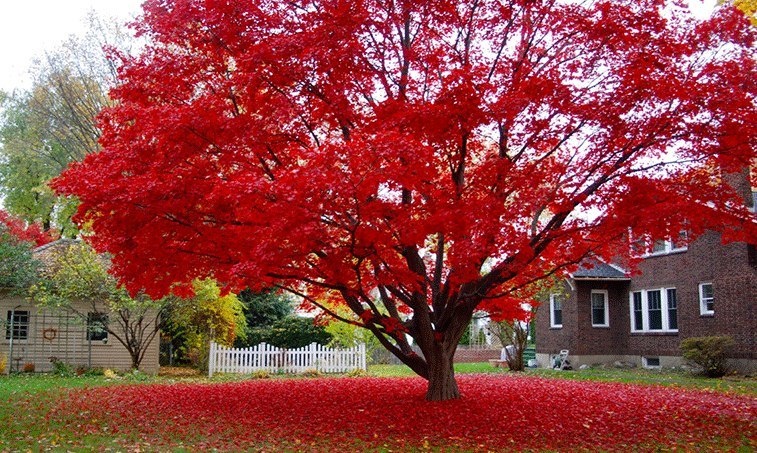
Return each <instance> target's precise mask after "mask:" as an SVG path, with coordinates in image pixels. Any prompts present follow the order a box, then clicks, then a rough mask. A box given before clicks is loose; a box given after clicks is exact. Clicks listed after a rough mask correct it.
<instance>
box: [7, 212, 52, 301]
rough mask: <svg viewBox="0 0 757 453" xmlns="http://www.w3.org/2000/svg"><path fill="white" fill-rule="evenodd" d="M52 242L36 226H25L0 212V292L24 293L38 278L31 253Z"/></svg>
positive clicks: (14, 218) (18, 220) (37, 268)
mask: <svg viewBox="0 0 757 453" xmlns="http://www.w3.org/2000/svg"><path fill="white" fill-rule="evenodd" d="M51 240H52V238H51V237H50V236H48V235H47V234H45V233H44V232H42V230H41V229H40V227H39V225H34V224H32V225H27V224H26V223H25V222H24V221H22V220H21V219H19V218H16V217H14V216H11V215H9V214H8V213H7V212H5V211H0V292H4V291H10V292H11V293H13V294H21V295H25V294H26V292H27V291H28V289H29V287H30V286H31V285H33V284H34V282H35V280H36V278H37V272H38V271H39V265H40V263H39V261H37V260H36V259H35V258H34V257H33V256H32V250H33V249H34V247H37V246H40V245H44V244H46V243H48V242H50V241H51Z"/></svg>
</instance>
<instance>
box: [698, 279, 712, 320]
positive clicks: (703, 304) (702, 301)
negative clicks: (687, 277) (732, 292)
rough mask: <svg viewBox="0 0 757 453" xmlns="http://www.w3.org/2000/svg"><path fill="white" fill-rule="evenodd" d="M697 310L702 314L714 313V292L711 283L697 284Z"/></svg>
mask: <svg viewBox="0 0 757 453" xmlns="http://www.w3.org/2000/svg"><path fill="white" fill-rule="evenodd" d="M699 312H700V313H701V314H703V315H714V314H715V292H714V291H713V289H712V283H700V284H699Z"/></svg>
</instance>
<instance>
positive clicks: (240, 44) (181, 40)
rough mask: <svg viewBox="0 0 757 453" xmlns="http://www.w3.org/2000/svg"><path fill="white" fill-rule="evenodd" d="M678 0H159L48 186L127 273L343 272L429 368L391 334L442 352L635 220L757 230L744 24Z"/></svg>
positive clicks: (728, 12) (339, 292)
mask: <svg viewBox="0 0 757 453" xmlns="http://www.w3.org/2000/svg"><path fill="white" fill-rule="evenodd" d="M681 3H682V2H666V1H662V0H621V1H619V0H613V1H596V2H561V1H555V0H536V1H534V0H512V1H509V2H500V1H493V0H476V1H456V2H449V1H426V2H410V1H402V2H383V1H375V0H355V1H340V0H324V1H317V2H309V1H306V2H278V1H268V0H258V1H249V0H248V1H225V2H212V1H199V0H148V1H147V2H145V4H144V15H143V16H142V17H141V18H140V20H139V22H138V23H137V27H138V30H139V33H141V34H142V35H143V36H145V37H146V38H147V39H148V42H149V43H150V44H149V45H148V46H147V47H146V48H145V49H144V52H143V53H142V54H141V55H140V56H139V57H135V58H127V59H125V61H124V65H123V68H122V69H121V72H120V81H121V83H120V86H119V87H118V88H116V89H115V90H114V91H113V92H112V93H111V95H112V96H113V98H114V99H115V100H116V101H117V105H116V106H115V107H112V108H110V109H108V110H106V111H105V112H104V113H103V114H102V115H101V120H100V126H101V127H102V129H103V135H102V140H101V143H102V146H103V151H101V152H99V153H96V154H92V155H90V156H88V157H87V158H86V159H85V161H84V162H82V163H80V164H76V165H73V166H72V167H71V168H70V169H69V170H68V171H67V172H66V173H65V174H64V175H63V177H62V178H61V179H59V180H57V182H56V183H55V187H56V188H57V189H58V190H59V191H61V192H64V193H67V194H74V195H77V196H78V197H79V198H80V199H81V207H80V210H79V213H78V217H77V219H78V221H79V222H80V223H87V224H90V225H91V226H92V228H93V229H94V232H95V233H96V234H95V235H94V236H93V237H92V238H91V240H92V242H93V244H94V245H95V247H96V248H97V249H98V250H100V251H104V250H107V251H109V252H111V253H113V255H114V258H113V271H114V272H115V273H116V274H117V275H118V276H119V277H120V278H121V280H122V281H123V282H125V284H126V285H127V286H128V287H129V288H130V289H131V290H139V289H142V288H145V289H146V290H147V291H148V292H149V293H150V294H151V295H153V296H160V295H163V294H165V293H167V292H169V291H171V290H172V288H173V289H174V290H177V288H180V287H177V286H176V283H177V282H179V283H180V284H183V285H188V284H189V282H191V280H192V279H193V278H195V277H200V276H205V275H212V276H214V277H215V278H217V279H219V280H220V281H223V282H226V283H228V284H229V286H230V287H233V288H241V287H244V286H253V287H260V286H262V285H271V284H274V285H279V286H281V287H285V288H288V289H290V290H291V291H293V292H296V293H299V294H302V295H305V296H307V297H309V298H311V300H312V301H313V302H317V301H318V300H319V298H320V297H332V298H333V297H334V295H336V296H338V297H339V298H341V299H343V300H344V301H345V302H346V303H347V304H348V305H349V306H350V308H352V310H353V311H355V312H356V313H357V314H358V315H361V314H363V313H364V312H365V311H366V310H370V311H371V312H372V313H371V316H361V318H360V319H362V320H363V322H364V323H365V324H366V325H367V326H368V327H369V328H371V329H372V330H373V331H374V333H377V334H381V333H382V332H384V333H386V334H388V337H383V338H384V340H385V343H384V344H385V346H387V347H389V348H390V349H392V350H393V351H394V352H395V353H396V354H398V355H400V356H404V357H405V360H406V362H408V363H409V362H412V364H411V366H412V367H413V368H414V369H415V370H416V371H419V373H420V374H424V366H425V365H423V364H421V363H420V362H417V360H422V359H418V358H417V356H416V357H415V358H408V357H411V352H410V350H409V348H407V347H406V346H407V345H406V344H405V341H404V335H401V333H402V332H404V331H407V332H408V333H410V334H411V335H413V336H414V337H415V338H416V340H418V344H419V346H420V347H421V348H422V349H423V351H424V355H425V356H426V358H427V360H433V359H430V357H431V356H435V354H436V353H435V352H433V351H438V350H442V349H443V350H444V351H445V354H449V353H450V351H451V352H454V347H455V345H456V344H457V340H458V339H459V337H460V335H461V334H462V331H463V330H464V329H465V325H466V324H467V321H468V320H469V319H470V316H471V314H472V312H473V310H474V309H476V307H478V306H479V304H481V303H482V301H484V300H486V299H487V298H493V299H498V300H500V301H503V303H511V302H508V301H512V298H509V297H506V296H508V295H510V294H512V293H513V292H514V291H516V290H517V291H522V288H524V287H526V286H528V285H529V284H530V283H531V282H533V281H535V280H539V279H542V278H544V277H545V276H550V275H559V274H560V273H561V272H564V271H565V270H567V269H569V268H570V267H571V266H574V265H575V264H576V263H577V262H579V261H580V260H582V259H583V258H584V257H586V256H588V255H596V256H599V257H610V256H614V255H617V254H618V253H619V250H620V249H621V247H624V246H625V244H626V236H627V233H628V231H629V228H630V229H632V230H633V231H634V233H635V234H637V235H642V236H645V237H650V238H662V237H666V236H672V235H674V234H677V233H678V232H679V231H680V230H681V229H682V228H686V229H688V230H689V231H690V232H691V233H692V234H691V236H690V237H695V236H696V234H698V233H701V232H702V231H703V230H704V229H706V228H717V229H720V230H723V231H727V232H728V235H727V236H728V237H729V238H730V239H744V238H751V239H754V238H755V237H756V235H755V224H754V219H753V217H751V213H750V212H748V210H747V208H746V206H745V205H744V201H743V191H742V192H737V191H735V190H734V189H733V188H732V187H730V186H728V185H725V184H721V182H720V176H718V175H723V176H728V175H729V174H730V173H734V172H742V170H743V169H745V168H747V167H748V165H749V164H750V161H751V160H752V159H754V158H755V156H756V154H755V144H756V141H757V115H756V112H755V95H756V94H757V82H756V81H757V67H756V63H755V61H757V60H755V49H754V47H753V46H752V44H753V43H754V41H755V31H754V29H751V28H750V27H749V26H748V24H747V21H746V19H745V18H744V16H743V15H742V14H740V13H738V12H736V11H735V10H733V9H732V8H729V7H724V8H722V9H720V10H718V12H717V13H716V14H715V16H714V17H712V18H711V19H709V20H706V21H698V20H696V19H694V18H692V17H691V15H690V14H689V12H688V10H687V9H686V8H685V6H683V5H681ZM747 190H748V187H747ZM185 287H186V286H185ZM178 290H180V289H178ZM379 305H383V308H380V307H379ZM403 312H404V313H410V312H412V313H413V316H412V317H411V318H409V319H405V317H403V316H401V315H400V313H403ZM387 318H392V319H393V321H387ZM395 321H400V322H401V325H402V326H404V327H402V328H401V326H400V325H399V324H398V323H397V322H395ZM389 337H394V338H393V339H390V338H389ZM440 348H441V349H440ZM413 364H415V365H413Z"/></svg>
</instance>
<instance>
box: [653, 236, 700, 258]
mask: <svg viewBox="0 0 757 453" xmlns="http://www.w3.org/2000/svg"><path fill="white" fill-rule="evenodd" d="M655 242H656V241H655ZM662 243H663V249H662V250H658V251H653V250H652V249H653V248H654V243H652V245H651V246H649V250H648V251H647V253H645V254H643V255H642V256H643V257H645V258H646V257H649V256H663V255H670V254H671V253H681V252H685V251H686V250H688V249H689V247H688V246H686V245H684V246H680V247H676V245H675V243H674V242H673V241H671V240H670V239H666V240H664V241H662Z"/></svg>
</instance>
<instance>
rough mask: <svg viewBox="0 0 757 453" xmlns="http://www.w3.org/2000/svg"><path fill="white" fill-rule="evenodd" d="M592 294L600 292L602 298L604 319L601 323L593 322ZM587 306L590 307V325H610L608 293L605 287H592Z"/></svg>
mask: <svg viewBox="0 0 757 453" xmlns="http://www.w3.org/2000/svg"><path fill="white" fill-rule="evenodd" d="M594 294H601V295H602V297H603V298H604V311H605V319H604V322H603V323H601V324H595V323H594ZM589 308H590V309H591V313H590V315H591V326H592V327H610V295H609V293H608V292H607V290H606V289H592V290H591V294H590V295H589Z"/></svg>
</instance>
